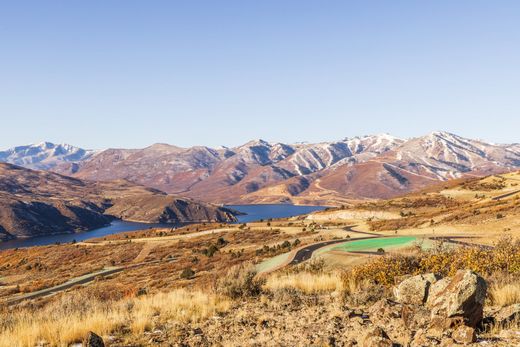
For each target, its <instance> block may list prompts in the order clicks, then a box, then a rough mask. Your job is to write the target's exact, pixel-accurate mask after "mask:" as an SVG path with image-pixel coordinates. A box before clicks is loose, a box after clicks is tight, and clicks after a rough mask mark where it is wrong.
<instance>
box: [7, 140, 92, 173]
mask: <svg viewBox="0 0 520 347" xmlns="http://www.w3.org/2000/svg"><path fill="white" fill-rule="evenodd" d="M95 153H96V152H95V151H92V150H85V149H83V148H78V147H74V146H71V145H68V144H54V143H50V142H41V143H38V144H31V145H26V146H18V147H13V148H9V149H7V150H5V151H0V162H4V163H9V164H14V165H19V166H23V167H26V168H29V169H38V170H50V169H53V168H54V167H56V166H57V165H60V164H62V163H77V162H82V161H85V160H87V159H89V158H91V157H92V156H93V155H94V154H95Z"/></svg>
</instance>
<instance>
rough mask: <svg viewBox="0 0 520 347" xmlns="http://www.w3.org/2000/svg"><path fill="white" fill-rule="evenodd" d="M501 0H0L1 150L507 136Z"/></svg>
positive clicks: (515, 103) (515, 27)
mask: <svg viewBox="0 0 520 347" xmlns="http://www.w3.org/2000/svg"><path fill="white" fill-rule="evenodd" d="M519 17H520V3H518V2H514V1H496V2H492V3H491V2H485V1H469V0H464V1H457V2H450V1H436V2H417V1H393V2H387V1H375V2H370V3H367V2H359V3H354V2H344V1H330V2H327V3H326V4H323V3H320V2H314V1H293V0H287V1H262V2H243V1H223V2H218V3H216V2H211V1H201V2H196V3H194V2H175V1H174V2H172V1H156V2H153V4H151V3H145V2H138V1H125V2H124V3H123V2H117V1H116V2H110V3H107V2H101V1H89V2H80V3H78V2H75V3H71V2H65V1H48V2H38V1H27V2H23V3H20V2H11V3H4V4H1V5H0V23H1V24H0V40H2V48H0V49H1V51H2V62H3V64H2V65H1V66H0V74H1V76H2V78H1V79H0V117H1V124H2V128H3V130H4V133H3V136H2V138H0V148H9V147H13V146H17V145H23V144H28V143H34V142H40V141H51V142H58V143H62V142H63V143H69V144H72V145H75V146H79V147H83V148H96V149H99V148H109V147H123V148H142V147H145V146H148V145H150V144H153V143H169V144H174V145H178V146H182V147H190V146H194V145H206V146H209V147H218V146H221V145H224V146H228V147H233V146H236V145H239V144H243V143H245V142H247V141H249V140H251V139H256V138H262V139H265V140H267V141H271V142H283V143H294V142H299V141H306V142H321V141H334V140H339V139H342V138H345V137H354V136H360V135H364V134H378V133H389V134H392V135H394V136H396V137H401V138H409V137H415V136H421V135H424V134H427V133H429V132H431V131H433V130H444V131H448V132H452V133H455V134H458V135H461V136H463V137H467V138H480V139H484V140H486V141H490V142H496V143H515V142H520V139H519V138H518V132H517V129H518V128H520V117H519V113H520V100H519V99H518V95H519V94H520V83H518V81H520V69H518V64H517V62H518V61H519V60H520V45H519V44H518V43H519V42H520V24H519V22H518V18H519Z"/></svg>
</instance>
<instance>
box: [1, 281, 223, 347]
mask: <svg viewBox="0 0 520 347" xmlns="http://www.w3.org/2000/svg"><path fill="white" fill-rule="evenodd" d="M229 308H230V302H229V301H228V300H227V299H222V298H220V297H217V296H215V295H207V294H205V293H202V292H199V291H194V292H193V291H192V292H189V291H187V290H184V289H178V290H174V291H172V292H168V293H159V294H155V295H152V296H144V297H138V298H129V299H125V300H120V301H115V302H114V301H105V302H102V301H99V300H97V299H93V298H92V297H89V296H87V295H78V294H75V295H74V294H73V295H67V296H64V297H63V298H61V299H60V300H58V301H56V302H54V303H52V304H50V305H48V306H46V307H44V308H43V309H34V308H33V309H31V308H26V309H21V310H17V311H14V312H9V311H7V312H4V313H2V314H1V315H0V346H2V347H4V346H5V347H15V346H21V347H22V346H24V347H25V346H35V345H37V344H42V343H45V344H48V345H51V346H68V345H69V344H71V343H74V342H81V340H82V339H83V338H84V337H85V336H86V335H87V333H88V332H89V331H95V332H96V333H97V334H100V335H106V334H109V333H111V332H113V331H117V330H119V329H121V328H122V327H125V326H126V327H130V330H131V332H132V333H133V334H135V335H138V334H140V333H142V332H143V331H145V330H149V329H151V328H152V326H153V324H154V323H156V322H164V321H166V320H168V321H178V322H197V321H200V320H202V319H204V318H207V317H210V316H212V315H215V314H218V313H222V312H225V311H227V310H228V309H229Z"/></svg>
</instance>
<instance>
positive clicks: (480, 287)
mask: <svg viewBox="0 0 520 347" xmlns="http://www.w3.org/2000/svg"><path fill="white" fill-rule="evenodd" d="M486 292H487V284H486V281H485V280H484V279H483V278H482V277H480V276H479V275H478V274H476V273H474V272H472V271H469V270H459V271H457V273H456V274H455V276H454V277H453V278H452V279H451V281H450V282H449V284H447V285H446V287H444V288H439V290H438V292H436V293H435V294H434V295H432V297H431V298H430V300H428V308H430V309H431V311H432V313H431V314H432V316H431V318H432V325H433V326H435V327H438V328H452V327H454V326H458V325H467V326H470V327H473V328H474V327H476V326H477V324H478V323H479V322H480V321H481V320H482V316H483V309H484V300H485V298H486Z"/></svg>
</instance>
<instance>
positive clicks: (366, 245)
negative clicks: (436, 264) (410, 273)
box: [313, 236, 429, 257]
mask: <svg viewBox="0 0 520 347" xmlns="http://www.w3.org/2000/svg"><path fill="white" fill-rule="evenodd" d="M416 241H420V240H418V238H417V237H415V236H399V237H385V238H377V239H376V238H374V239H366V240H359V241H355V240H354V241H348V242H344V243H339V244H335V245H330V246H326V247H323V248H320V249H318V250H317V251H316V252H314V254H313V257H314V256H318V255H320V254H323V253H325V252H329V251H342V252H364V251H367V252H368V251H377V250H378V249H379V248H383V249H384V250H387V249H392V248H400V247H404V246H411V245H413V243H414V242H416ZM422 246H423V248H424V247H428V246H429V244H428V242H426V243H425V244H423V245H422Z"/></svg>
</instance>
